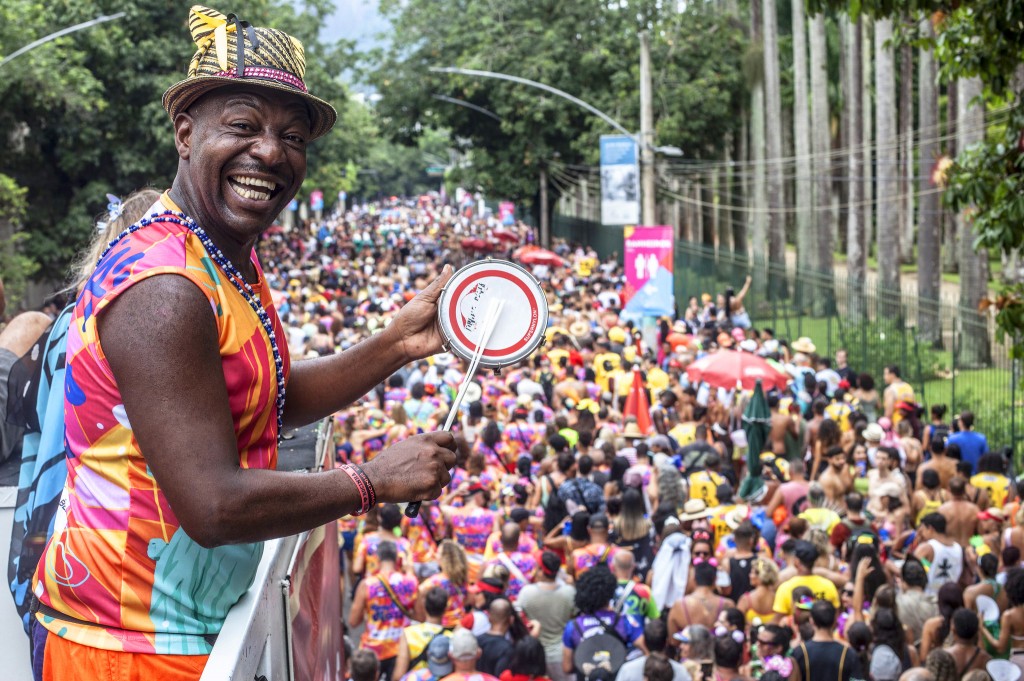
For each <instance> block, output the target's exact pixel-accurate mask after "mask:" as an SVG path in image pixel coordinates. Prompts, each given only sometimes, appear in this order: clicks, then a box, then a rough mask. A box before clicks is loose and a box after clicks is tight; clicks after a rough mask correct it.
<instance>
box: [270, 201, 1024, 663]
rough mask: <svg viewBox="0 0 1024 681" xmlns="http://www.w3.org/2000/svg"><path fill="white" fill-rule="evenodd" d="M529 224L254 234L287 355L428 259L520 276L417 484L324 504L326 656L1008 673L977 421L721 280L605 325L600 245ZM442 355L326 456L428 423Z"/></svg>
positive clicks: (432, 217)
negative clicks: (448, 440) (336, 619)
mask: <svg viewBox="0 0 1024 681" xmlns="http://www.w3.org/2000/svg"><path fill="white" fill-rule="evenodd" d="M535 241H536V239H535V233H534V231H533V230H532V229H531V228H529V227H527V226H525V225H523V224H522V223H518V222H515V221H513V220H511V219H508V218H507V217H505V218H504V219H499V218H498V217H497V216H493V215H490V214H489V213H485V214H484V216H481V213H480V211H479V210H477V204H476V203H475V202H473V201H472V200H471V199H467V200H466V201H463V202H450V203H449V202H445V201H444V197H439V196H437V195H431V196H423V197H420V198H419V199H418V200H410V201H404V200H398V199H395V198H393V199H392V200H390V201H385V202H383V203H381V204H374V205H363V206H356V207H353V208H351V209H349V210H346V211H345V212H343V213H340V214H336V215H334V216H332V217H329V218H326V219H324V220H320V221H308V222H307V223H306V224H305V225H300V226H297V227H295V228H294V229H290V230H284V229H283V228H274V229H272V230H271V232H270V233H268V234H267V235H265V236H264V238H263V239H262V240H261V242H260V246H259V248H258V250H259V251H260V255H261V259H262V262H263V267H264V270H265V272H266V276H267V280H268V282H269V283H270V285H271V286H272V287H273V288H274V289H275V293H274V300H275V302H276V305H277V308H278V311H279V313H280V315H281V318H282V320H283V323H284V325H285V328H286V329H287V334H288V339H287V342H288V347H289V350H290V354H291V356H292V357H293V358H298V357H306V356H309V357H318V356H325V355H330V354H334V353H337V352H340V351H343V350H346V349H348V348H350V347H353V346H354V345H356V344H358V343H360V342H361V341H363V340H364V339H367V338H370V337H372V336H374V335H376V334H380V333H382V332H383V331H384V330H385V329H386V328H387V327H388V325H389V324H390V323H391V322H392V320H393V319H394V318H395V315H396V314H397V313H398V311H399V310H401V309H402V307H403V305H404V304H405V303H406V302H407V301H409V300H411V299H412V298H413V296H414V295H415V292H417V291H420V290H422V289H423V288H424V287H426V286H427V285H428V284H429V283H430V282H431V281H433V280H434V279H435V277H437V276H438V275H439V274H440V273H441V271H442V267H443V266H444V265H445V264H452V265H454V266H455V267H456V268H458V267H459V266H461V265H463V264H466V263H469V262H473V261H475V260H477V259H479V258H480V257H482V256H484V255H488V256H493V257H495V258H510V259H512V260H516V261H519V262H521V263H523V264H524V266H526V267H527V268H528V269H530V270H531V272H532V273H533V275H534V276H535V277H536V278H537V279H538V280H539V281H540V282H541V285H542V286H543V290H544V292H545V295H546V297H547V302H548V308H549V313H550V318H549V322H548V328H547V330H546V333H545V342H544V344H543V345H542V347H541V348H540V349H538V350H537V351H536V352H535V353H534V354H533V355H532V356H531V357H529V358H528V359H526V360H523V361H522V362H519V363H517V364H514V365H512V366H508V367H505V368H504V369H503V370H501V371H500V372H492V371H486V372H485V371H480V372H478V373H477V375H476V376H475V377H473V378H472V381H473V382H472V383H471V384H470V385H469V388H468V390H467V397H466V399H465V400H464V401H463V402H462V404H461V406H460V407H459V413H458V414H457V418H456V425H455V427H454V429H453V432H454V434H455V443H456V463H455V467H454V468H453V469H452V470H451V482H450V484H449V485H448V486H447V487H446V488H445V489H444V490H443V492H442V494H441V496H440V498H438V499H436V501H427V502H424V503H423V504H422V506H421V507H420V508H419V512H418V514H416V515H415V517H412V518H409V517H406V516H405V515H404V514H403V509H404V504H401V505H400V504H395V503H384V504H377V505H376V506H374V507H372V508H369V509H368V511H367V512H366V513H365V514H364V515H359V516H347V517H344V518H342V519H341V520H339V521H338V530H339V541H340V545H341V551H340V556H339V559H340V560H341V561H342V582H343V587H342V588H343V592H344V593H345V596H344V598H345V600H346V613H347V614H346V617H345V619H346V624H347V626H348V627H349V631H350V635H349V637H348V638H347V645H348V646H349V647H350V651H349V658H348V659H349V664H350V672H351V678H353V679H354V680H355V681H374V679H376V678H378V677H379V678H382V679H385V680H389V679H390V680H393V681H399V680H401V679H404V680H406V681H440V680H441V679H449V680H451V681H456V680H458V681H490V679H492V678H494V677H497V678H500V679H501V680H502V681H527V680H528V679H543V678H548V679H552V680H553V681H569V680H571V679H573V678H575V679H578V681H598V680H609V679H613V678H617V679H619V680H620V681H640V680H641V679H646V680H647V681H685V680H686V679H694V680H703V681H711V680H712V679H714V680H715V681H728V680H730V679H734V678H753V679H766V680H768V681H778V680H779V679H794V680H801V679H802V680H804V681H808V680H809V679H810V678H811V677H812V675H813V677H814V679H815V681H832V680H833V679H836V680H837V681H846V680H847V679H874V680H876V681H887V680H892V681H895V680H896V679H900V678H906V679H936V680H941V681H945V680H947V679H956V678H970V679H975V680H978V681H980V680H981V679H997V680H1000V681H1001V680H1003V679H1016V678H1019V675H1020V671H1019V669H1018V668H1019V667H1024V569H1022V567H1021V565H1020V560H1021V551H1022V550H1024V525H1022V524H1021V523H1022V520H1024V509H1021V507H1020V504H1019V500H1018V498H1017V494H1016V490H1015V484H1014V482H1013V481H1012V480H1011V477H1010V476H1011V473H1010V472H1009V463H1010V462H1009V459H1010V455H1009V452H1007V451H1005V450H1001V449H999V448H998V445H999V444H1001V443H991V444H990V443H988V442H987V440H986V437H985V435H984V434H983V433H984V430H985V425H986V424H984V423H976V422H975V419H974V416H973V414H972V413H971V412H970V411H967V410H964V411H961V412H960V413H959V414H949V413H947V410H946V407H945V406H943V405H939V404H936V405H930V408H929V409H928V410H927V413H925V410H924V408H923V406H922V405H921V404H920V403H919V402H918V401H917V399H916V396H915V392H914V388H913V386H911V385H910V384H909V383H907V382H906V381H904V380H903V379H902V378H901V372H900V367H899V366H896V365H890V366H887V367H886V368H885V370H884V372H883V374H882V375H881V376H872V375H870V374H868V373H862V372H859V371H858V370H857V367H853V366H850V364H849V363H848V361H847V352H846V351H845V350H843V349H840V350H838V351H837V352H836V353H835V355H834V356H832V357H829V356H825V355H824V354H823V353H820V352H819V351H818V348H817V347H816V343H815V339H813V338H808V337H800V338H793V339H787V338H782V337H780V336H779V335H777V334H776V333H774V332H773V330H772V329H770V328H764V327H759V326H757V325H754V324H752V323H751V316H750V314H749V313H748V312H747V310H746V309H745V307H744V297H745V295H746V293H747V290H748V289H749V287H750V280H749V279H748V280H747V281H746V282H735V285H736V288H735V289H733V288H728V289H726V290H723V291H687V292H686V294H687V295H688V296H690V297H689V298H688V299H683V300H679V301H678V303H677V305H678V315H676V318H667V317H666V318H660V319H654V320H647V321H646V322H645V321H644V320H640V319H627V318H625V315H621V314H620V313H621V312H622V309H623V306H624V302H625V301H624V296H625V291H624V285H625V278H624V277H623V273H622V269H621V266H620V265H619V264H618V263H617V261H616V259H615V258H614V257H612V258H609V259H607V260H603V261H602V260H600V259H599V258H598V257H597V255H596V253H595V252H594V251H593V250H592V249H590V248H589V247H587V246H586V245H580V244H565V243H560V244H556V245H555V246H554V248H553V250H552V251H545V250H543V249H540V248H539V247H537V246H535V245H534V244H535ZM467 364H468V363H467V362H466V361H464V360H462V359H460V358H459V357H458V356H457V355H455V354H453V353H450V352H445V353H443V354H440V355H435V356H433V357H429V358H427V359H423V360H419V361H414V362H410V363H408V364H406V365H405V366H403V367H401V368H400V369H398V370H397V371H395V372H394V373H392V374H391V376H390V377H389V378H387V380H386V381H384V382H383V383H381V384H380V385H378V386H377V387H376V388H375V389H373V390H372V391H370V392H368V393H367V394H366V395H364V396H363V397H362V398H361V399H359V400H357V401H356V402H355V403H354V404H353V405H352V406H351V407H349V408H346V409H344V410H342V411H340V412H338V413H336V414H335V415H334V416H333V420H334V437H335V446H336V462H337V465H339V466H342V465H350V464H354V465H363V464H365V463H367V462H370V461H372V460H373V459H374V457H376V456H377V455H378V454H379V453H380V452H382V451H384V450H386V449H388V448H389V447H391V446H392V445H394V444H396V443H399V442H401V441H403V440H404V439H406V438H408V437H410V436H412V435H415V434H418V433H425V432H433V431H437V430H440V429H441V428H442V424H444V422H445V420H446V418H447V417H448V415H449V409H450V406H451V405H452V403H453V401H454V398H455V395H456V392H457V390H458V389H459V387H460V384H461V383H462V381H463V378H464V372H465V371H466V368H467ZM750 366H754V367H757V368H758V369H759V371H750V370H749V367H750ZM752 376H757V377H758V378H760V379H761V380H760V381H756V380H754V378H751V377H752ZM286 437H287V436H286Z"/></svg>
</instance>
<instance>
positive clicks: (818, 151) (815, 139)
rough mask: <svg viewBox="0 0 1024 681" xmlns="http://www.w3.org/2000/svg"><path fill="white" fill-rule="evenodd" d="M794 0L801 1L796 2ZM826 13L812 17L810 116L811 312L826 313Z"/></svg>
mask: <svg viewBox="0 0 1024 681" xmlns="http://www.w3.org/2000/svg"><path fill="white" fill-rule="evenodd" d="M795 4H800V3H799V2H796V3H795ZM825 39H826V34H825V15H824V14H822V13H818V14H815V15H814V16H813V17H812V18H811V118H812V124H813V130H814V133H813V135H812V140H811V141H812V147H811V148H812V151H813V152H814V176H815V183H814V221H815V227H816V230H815V231H816V232H817V234H818V243H817V248H818V256H817V258H815V261H816V264H817V266H818V267H817V270H818V271H817V272H816V275H817V276H820V277H821V286H820V287H819V288H818V291H817V294H816V295H815V296H814V303H815V305H814V314H815V315H821V316H824V315H827V314H831V313H832V311H833V310H834V309H835V293H834V291H833V288H832V285H833V279H832V278H833V274H832V260H833V251H834V250H835V242H834V241H833V238H834V231H833V225H832V155H831V154H832V124H831V118H830V117H829V106H828V49H827V47H826V45H825Z"/></svg>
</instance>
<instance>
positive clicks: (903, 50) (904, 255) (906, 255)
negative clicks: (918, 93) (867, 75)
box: [899, 44, 914, 263]
mask: <svg viewBox="0 0 1024 681" xmlns="http://www.w3.org/2000/svg"><path fill="white" fill-rule="evenodd" d="M900 197H901V201H900V205H899V216H900V217H899V225H900V226H899V229H900V262H905V263H909V262H913V260H914V48H912V47H911V46H910V45H909V44H907V45H901V46H900Z"/></svg>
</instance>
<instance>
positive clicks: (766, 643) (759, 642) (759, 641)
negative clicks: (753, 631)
mask: <svg viewBox="0 0 1024 681" xmlns="http://www.w3.org/2000/svg"><path fill="white" fill-rule="evenodd" d="M757 645H759V646H774V645H778V644H777V643H776V642H775V641H765V640H762V639H761V638H760V637H758V639H757Z"/></svg>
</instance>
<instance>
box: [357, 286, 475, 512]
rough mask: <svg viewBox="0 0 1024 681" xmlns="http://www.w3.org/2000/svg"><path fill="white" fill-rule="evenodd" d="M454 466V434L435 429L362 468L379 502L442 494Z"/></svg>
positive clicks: (433, 496) (423, 497) (382, 453)
mask: <svg viewBox="0 0 1024 681" xmlns="http://www.w3.org/2000/svg"><path fill="white" fill-rule="evenodd" d="M435 283H436V282H435ZM453 466H455V437H454V436H453V435H452V434H451V433H448V432H445V431H438V432H434V433H424V434H422V435H415V436H413V437H411V438H409V439H408V440H403V441H402V442H399V443H398V444H396V445H394V446H392V447H388V448H387V449H385V450H384V451H382V452H381V453H380V454H378V455H377V456H376V457H375V458H374V459H373V461H370V462H369V463H367V464H364V465H363V471H364V472H365V473H366V475H367V477H369V478H370V482H371V483H372V484H373V489H374V490H375V491H376V492H377V501H378V502H403V501H424V500H427V499H437V498H438V497H439V496H441V490H442V489H443V488H444V487H445V486H447V485H448V483H449V482H451V479H452V476H451V474H450V473H449V472H448V471H449V470H451V468H452V467H453Z"/></svg>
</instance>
